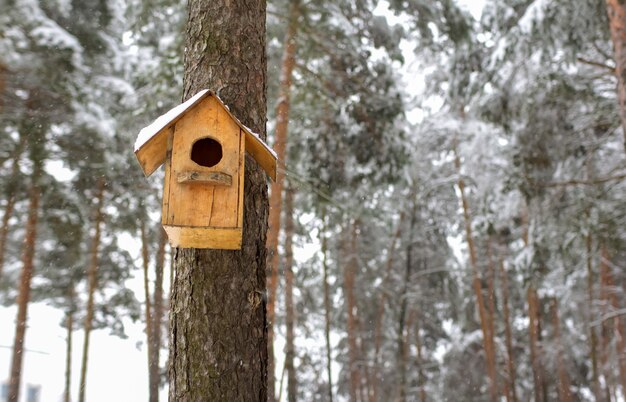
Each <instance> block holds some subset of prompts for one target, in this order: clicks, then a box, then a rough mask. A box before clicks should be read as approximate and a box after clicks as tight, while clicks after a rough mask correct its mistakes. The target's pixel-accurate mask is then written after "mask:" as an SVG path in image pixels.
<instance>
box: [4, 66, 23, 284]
mask: <svg viewBox="0 0 626 402" xmlns="http://www.w3.org/2000/svg"><path fill="white" fill-rule="evenodd" d="M0 69H1V66H0ZM25 143H26V136H25V135H21V136H20V139H19V141H18V143H17V146H16V148H15V151H14V152H13V163H12V164H11V176H10V179H9V186H8V188H7V203H6V205H5V207H4V215H2V224H1V225H2V226H0V283H2V273H3V271H4V256H5V252H6V243H7V237H8V235H9V220H10V219H11V216H12V215H13V209H14V208H15V202H16V196H17V188H16V186H17V181H18V180H17V179H18V176H19V174H20V158H21V156H22V152H23V150H24V144H25Z"/></svg>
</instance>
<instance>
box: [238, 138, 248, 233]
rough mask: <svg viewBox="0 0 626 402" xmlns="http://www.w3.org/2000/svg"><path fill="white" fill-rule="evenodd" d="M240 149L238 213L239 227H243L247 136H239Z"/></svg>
mask: <svg viewBox="0 0 626 402" xmlns="http://www.w3.org/2000/svg"><path fill="white" fill-rule="evenodd" d="M239 149H240V150H241V151H240V153H239V166H240V167H239V197H238V202H237V206H238V207H239V210H238V211H237V227H240V228H242V227H243V205H244V201H243V195H244V173H245V171H246V152H245V150H246V140H245V136H243V135H240V136H239Z"/></svg>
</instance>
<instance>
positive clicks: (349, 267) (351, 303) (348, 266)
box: [343, 221, 361, 402]
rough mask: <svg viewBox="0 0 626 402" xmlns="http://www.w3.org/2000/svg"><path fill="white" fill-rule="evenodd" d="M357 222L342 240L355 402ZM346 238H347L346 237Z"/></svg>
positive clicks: (355, 397) (355, 398)
mask: <svg viewBox="0 0 626 402" xmlns="http://www.w3.org/2000/svg"><path fill="white" fill-rule="evenodd" d="M357 227H358V222H357V221H354V222H352V223H351V224H350V225H349V228H350V233H349V238H345V239H344V251H345V269H344V277H343V287H344V294H345V300H346V308H347V316H348V320H347V332H348V373H349V384H350V387H349V390H350V401H351V402H357V392H358V391H359V384H360V382H361V380H360V378H359V367H358V364H357V360H358V354H359V352H358V348H357V334H356V295H355V293H354V292H355V290H354V285H355V280H356V273H357V269H358V262H357V255H356V253H357V247H356V236H357V230H358V229H357ZM346 237H347V236H346Z"/></svg>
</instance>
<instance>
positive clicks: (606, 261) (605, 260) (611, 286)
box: [600, 245, 626, 392]
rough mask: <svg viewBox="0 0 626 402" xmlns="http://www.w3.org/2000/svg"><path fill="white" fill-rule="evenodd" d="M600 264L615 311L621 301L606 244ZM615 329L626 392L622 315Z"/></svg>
mask: <svg viewBox="0 0 626 402" xmlns="http://www.w3.org/2000/svg"><path fill="white" fill-rule="evenodd" d="M600 266H601V267H602V268H601V269H602V270H603V271H604V272H605V277H606V286H607V289H608V296H609V301H610V303H611V307H612V310H613V311H619V310H620V302H619V300H618V298H617V293H616V292H617V287H616V286H615V282H614V280H613V273H612V269H611V256H610V254H609V250H608V248H607V247H606V245H602V246H601V255H600ZM613 331H614V333H615V339H616V342H615V348H616V352H617V353H616V354H615V357H616V359H617V365H618V367H619V376H620V382H621V386H622V390H623V391H622V392H626V353H625V352H626V339H624V335H625V334H624V323H623V322H622V316H621V315H618V316H616V317H615V318H613Z"/></svg>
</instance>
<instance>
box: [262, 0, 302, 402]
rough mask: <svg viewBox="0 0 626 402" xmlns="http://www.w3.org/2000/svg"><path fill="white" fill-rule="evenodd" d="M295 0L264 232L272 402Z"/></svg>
mask: <svg viewBox="0 0 626 402" xmlns="http://www.w3.org/2000/svg"><path fill="white" fill-rule="evenodd" d="M299 7H300V5H299V1H298V0H291V5H290V7H289V17H288V18H289V21H288V26H287V33H286V35H285V43H284V49H283V61H282V67H281V71H280V84H279V89H278V103H277V105H276V137H275V138H274V151H275V152H276V156H277V158H278V163H279V165H280V167H281V169H277V171H276V182H275V183H274V184H272V191H271V194H270V216H269V230H268V233H267V249H268V257H269V260H268V262H267V264H268V270H269V278H268V283H267V288H268V293H269V294H268V301H267V320H268V322H269V323H270V326H269V328H268V333H267V342H268V351H269V357H268V370H267V382H268V400H269V401H270V402H273V401H274V400H275V397H274V392H275V390H274V382H275V380H274V371H275V370H274V321H275V320H274V316H275V309H276V308H275V304H276V303H275V302H276V290H277V289H278V276H279V275H278V265H279V256H278V236H279V234H280V215H281V209H282V198H283V186H284V181H285V172H284V170H283V169H282V168H283V167H284V164H285V162H284V161H285V157H286V149H287V132H288V131H287V130H288V126H289V95H290V92H291V76H292V72H293V68H294V66H295V64H296V34H297V31H298V17H299V16H300V8H299Z"/></svg>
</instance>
